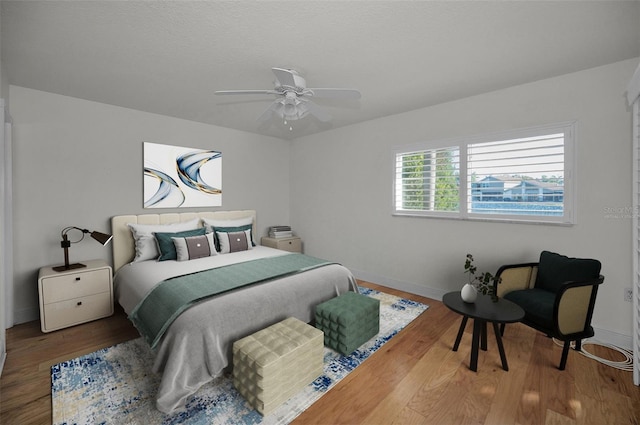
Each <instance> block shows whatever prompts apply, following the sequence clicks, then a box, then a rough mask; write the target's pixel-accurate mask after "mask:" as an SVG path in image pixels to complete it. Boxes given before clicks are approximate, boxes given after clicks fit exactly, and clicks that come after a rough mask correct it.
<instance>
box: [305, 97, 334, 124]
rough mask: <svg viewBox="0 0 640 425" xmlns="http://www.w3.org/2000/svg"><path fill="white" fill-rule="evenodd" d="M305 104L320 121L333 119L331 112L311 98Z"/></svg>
mask: <svg viewBox="0 0 640 425" xmlns="http://www.w3.org/2000/svg"><path fill="white" fill-rule="evenodd" d="M305 105H306V106H307V110H308V111H309V113H310V114H311V115H313V116H315V117H316V118H318V119H319V120H320V121H322V122H329V121H331V115H329V113H328V112H327V111H325V110H324V108H321V107H320V106H318V105H316V104H315V103H313V102H311V101H309V100H307V101H305Z"/></svg>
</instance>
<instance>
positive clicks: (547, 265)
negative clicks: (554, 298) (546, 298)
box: [535, 251, 601, 292]
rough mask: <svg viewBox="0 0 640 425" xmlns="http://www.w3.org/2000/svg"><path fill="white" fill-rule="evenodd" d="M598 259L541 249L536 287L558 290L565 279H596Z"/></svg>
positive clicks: (598, 267) (598, 268)
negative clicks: (573, 256) (565, 254)
mask: <svg viewBox="0 0 640 425" xmlns="http://www.w3.org/2000/svg"><path fill="white" fill-rule="evenodd" d="M600 267H601V264H600V261H598V260H591V259H586V258H570V257H565V256H564V255H560V254H556V253H554V252H549V251H542V253H541V254H540V264H539V265H538V276H537V278H536V285H535V287H536V288H539V289H545V290H547V291H551V292H558V291H559V290H560V288H561V287H562V284H563V283H565V282H567V281H583V280H591V279H597V278H598V276H599V275H600Z"/></svg>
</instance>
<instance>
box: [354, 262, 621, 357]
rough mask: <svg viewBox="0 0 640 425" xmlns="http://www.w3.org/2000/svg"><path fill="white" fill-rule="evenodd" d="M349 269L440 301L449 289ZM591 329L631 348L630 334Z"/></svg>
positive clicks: (369, 279) (599, 337) (604, 339)
mask: <svg viewBox="0 0 640 425" xmlns="http://www.w3.org/2000/svg"><path fill="white" fill-rule="evenodd" d="M349 270H351V272H352V273H353V275H354V276H355V277H356V279H361V280H365V281H367V282H371V283H376V284H378V285H383V286H387V287H389V288H393V289H397V290H399V291H404V292H410V293H412V294H416V295H420V296H422V297H426V298H431V299H434V300H437V301H442V297H443V295H444V294H446V293H447V292H450V291H451V290H445V289H438V288H430V287H427V286H423V285H418V284H416V283H413V282H405V281H401V280H396V279H391V278H388V277H386V276H380V275H377V274H375V273H370V272H365V271H362V270H355V269H351V268H350V269H349ZM452 290H453V289H452ZM593 329H594V331H595V336H594V337H593V338H592V339H594V340H596V341H599V342H603V343H606V344H611V345H615V346H616V347H620V348H624V349H627V350H631V349H632V348H631V347H633V338H632V337H631V335H624V334H621V333H618V332H615V331H611V330H608V329H602V328H598V327H596V326H593Z"/></svg>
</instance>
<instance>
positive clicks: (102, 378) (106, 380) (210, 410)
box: [51, 287, 428, 425]
mask: <svg viewBox="0 0 640 425" xmlns="http://www.w3.org/2000/svg"><path fill="white" fill-rule="evenodd" d="M360 292H361V293H363V294H365V295H367V296H370V297H373V298H377V299H379V300H380V333H378V335H377V336H376V337H374V338H372V339H371V340H370V341H368V342H366V343H365V344H364V345H363V346H362V347H360V348H359V349H357V350H356V351H354V352H353V353H352V354H351V355H349V356H343V355H341V354H338V353H337V352H335V351H333V350H331V349H329V348H326V347H325V351H324V373H323V374H322V375H321V376H320V377H319V378H318V379H316V380H315V381H314V382H312V383H311V384H309V385H308V386H307V387H306V388H304V389H303V390H301V391H300V392H299V393H298V394H297V395H295V396H293V397H292V398H290V399H289V400H288V401H287V402H285V403H284V404H283V405H282V406H280V407H279V408H278V409H276V410H275V411H274V412H273V413H271V414H270V415H267V416H265V417H262V416H261V415H260V414H259V413H258V412H257V411H255V410H254V409H253V408H252V407H251V405H250V404H249V403H248V402H246V401H245V400H244V398H242V396H241V395H240V394H239V393H238V392H237V391H236V389H235V388H234V387H233V383H232V378H231V376H230V375H228V374H225V375H224V376H221V377H219V378H217V379H215V380H213V381H212V382H210V383H208V384H206V385H204V386H203V387H202V388H200V390H198V392H197V393H195V394H194V395H193V396H191V397H190V398H189V400H188V401H187V405H186V408H185V409H184V410H181V411H179V412H176V413H174V414H172V415H165V414H163V413H161V412H160V411H158V410H157V409H156V408H155V397H154V396H155V393H156V389H157V387H158V384H159V376H158V375H156V374H154V373H153V372H152V371H151V367H152V364H153V354H152V352H151V350H150V348H149V346H148V345H147V344H146V343H145V342H144V340H143V339H142V338H138V339H135V340H132V341H128V342H125V343H122V344H118V345H115V346H113V347H109V348H105V349H103V350H99V351H96V352H95V353H91V354H87V355H86V356H82V357H78V358H76V359H73V360H69V361H66V362H62V363H59V364H57V365H54V366H52V368H51V399H52V412H53V424H55V425H59V424H68V425H71V424H78V425H80V424H82V425H84V424H86V425H89V424H91V425H94V424H118V425H121V424H141V425H142V424H166V425H169V424H189V425H193V424H198V425H200V424H202V425H204V424H207V425H210V424H221V425H222V424H265V425H266V424H288V423H289V422H291V421H292V420H293V419H295V418H296V417H297V416H298V415H299V414H300V413H302V412H303V411H304V410H305V409H307V408H308V407H309V406H311V405H312V404H313V403H314V402H315V401H316V400H318V399H319V398H320V397H322V395H323V394H325V393H326V392H327V391H328V390H329V389H331V388H332V387H333V386H334V385H336V384H337V383H338V382H339V381H340V380H342V379H343V378H344V377H345V376H347V375H348V374H349V373H350V372H351V371H352V370H354V369H355V368H356V367H357V366H358V365H360V364H361V363H362V362H364V361H365V360H366V359H367V358H368V357H369V356H370V355H371V354H373V353H374V352H375V351H376V350H378V349H379V348H380V347H381V346H382V345H384V344H385V343H386V342H387V341H389V340H390V339H391V338H393V336H395V335H396V334H397V333H398V332H399V331H400V330H402V329H403V328H404V327H405V326H407V325H408V324H409V323H411V321H413V320H414V319H415V318H416V317H418V316H419V315H420V314H421V313H422V312H424V311H425V310H426V309H427V308H428V306H426V305H424V304H421V303H418V302H414V301H410V300H406V299H403V298H399V297H396V296H393V295H390V294H386V293H383V292H378V291H375V290H372V289H368V288H363V287H361V288H360Z"/></svg>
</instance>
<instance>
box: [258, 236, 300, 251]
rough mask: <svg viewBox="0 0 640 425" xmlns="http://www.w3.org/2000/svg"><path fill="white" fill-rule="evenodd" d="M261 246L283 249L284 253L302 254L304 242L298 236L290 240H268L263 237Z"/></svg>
mask: <svg viewBox="0 0 640 425" xmlns="http://www.w3.org/2000/svg"><path fill="white" fill-rule="evenodd" d="M260 245H264V246H268V247H269V248H276V249H282V250H284V251H290V252H302V240H301V239H300V238H299V237H297V236H292V237H290V238H268V237H266V236H263V237H262V239H260Z"/></svg>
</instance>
